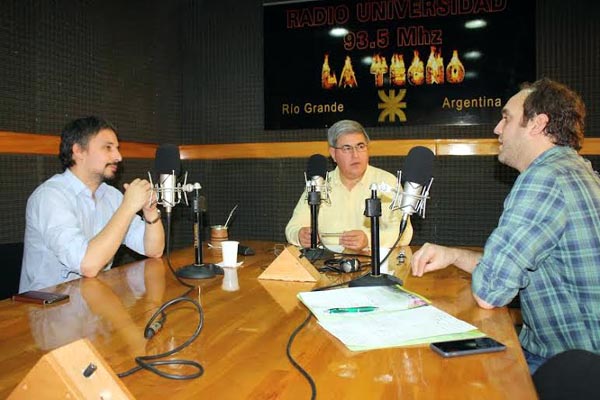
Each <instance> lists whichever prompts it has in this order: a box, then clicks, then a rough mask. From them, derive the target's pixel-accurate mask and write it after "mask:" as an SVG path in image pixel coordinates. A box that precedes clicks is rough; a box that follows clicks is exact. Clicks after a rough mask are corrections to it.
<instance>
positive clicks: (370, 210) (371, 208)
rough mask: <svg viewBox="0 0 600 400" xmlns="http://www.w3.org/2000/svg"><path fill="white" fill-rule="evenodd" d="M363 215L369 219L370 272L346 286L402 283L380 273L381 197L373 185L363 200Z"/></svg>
mask: <svg viewBox="0 0 600 400" xmlns="http://www.w3.org/2000/svg"><path fill="white" fill-rule="evenodd" d="M375 187H377V186H375ZM364 215H365V217H369V218H370V219H371V273H370V274H368V275H365V276H361V277H360V278H358V279H355V280H352V281H350V282H349V283H348V286H350V287H357V286H393V285H402V280H401V279H399V278H396V277H395V276H393V275H388V274H382V273H380V270H381V260H380V259H379V217H381V199H379V197H377V189H374V188H373V186H371V197H370V198H368V199H366V200H365V214H364ZM390 251H391V250H390Z"/></svg>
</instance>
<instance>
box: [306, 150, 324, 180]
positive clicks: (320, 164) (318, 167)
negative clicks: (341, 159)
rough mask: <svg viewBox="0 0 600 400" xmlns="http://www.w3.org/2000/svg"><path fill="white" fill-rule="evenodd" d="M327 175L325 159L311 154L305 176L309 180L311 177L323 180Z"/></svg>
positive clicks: (319, 155)
mask: <svg viewBox="0 0 600 400" xmlns="http://www.w3.org/2000/svg"><path fill="white" fill-rule="evenodd" d="M325 175H327V158H326V157H325V156H324V155H321V154H313V155H312V156H310V158H309V159H308V163H307V165H306V176H307V177H308V179H311V178H312V177H313V176H320V177H322V178H325Z"/></svg>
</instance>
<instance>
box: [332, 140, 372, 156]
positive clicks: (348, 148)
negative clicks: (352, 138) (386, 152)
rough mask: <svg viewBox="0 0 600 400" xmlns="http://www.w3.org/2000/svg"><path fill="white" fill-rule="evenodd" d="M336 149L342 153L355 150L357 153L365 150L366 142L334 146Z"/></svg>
mask: <svg viewBox="0 0 600 400" xmlns="http://www.w3.org/2000/svg"><path fill="white" fill-rule="evenodd" d="M334 148H335V149H337V150H341V151H342V153H344V154H350V153H353V152H354V151H357V152H358V153H363V152H365V151H367V148H368V146H367V144H366V143H359V144H357V145H356V146H350V145H349V144H345V145H343V146H342V147H334Z"/></svg>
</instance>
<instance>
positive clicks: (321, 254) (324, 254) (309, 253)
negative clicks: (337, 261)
mask: <svg viewBox="0 0 600 400" xmlns="http://www.w3.org/2000/svg"><path fill="white" fill-rule="evenodd" d="M300 254H301V256H302V257H305V258H306V259H307V260H308V261H310V262H311V263H312V262H315V261H317V260H328V259H330V258H334V256H335V253H334V252H332V251H330V250H327V249H322V248H318V247H317V248H316V249H313V248H304V249H301V250H300Z"/></svg>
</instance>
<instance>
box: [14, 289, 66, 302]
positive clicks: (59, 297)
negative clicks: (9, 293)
mask: <svg viewBox="0 0 600 400" xmlns="http://www.w3.org/2000/svg"><path fill="white" fill-rule="evenodd" d="M68 298H69V295H68V294H60V293H52V292H41V291H37V290H31V291H29V292H24V293H19V294H15V295H14V296H13V297H12V299H13V300H14V301H24V302H26V303H36V304H53V303H58V302H59V301H63V300H67V299H68Z"/></svg>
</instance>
